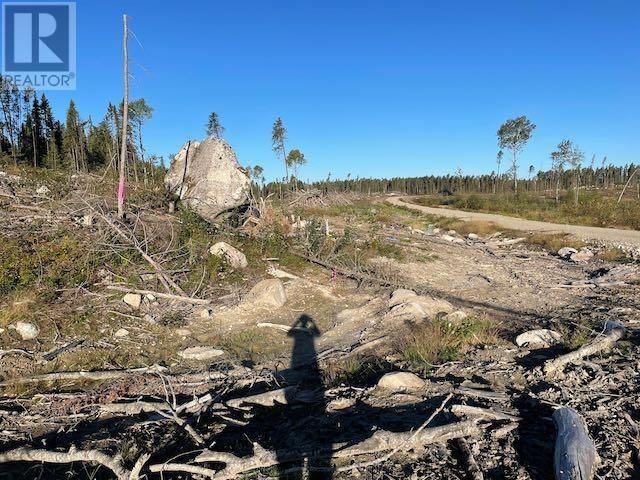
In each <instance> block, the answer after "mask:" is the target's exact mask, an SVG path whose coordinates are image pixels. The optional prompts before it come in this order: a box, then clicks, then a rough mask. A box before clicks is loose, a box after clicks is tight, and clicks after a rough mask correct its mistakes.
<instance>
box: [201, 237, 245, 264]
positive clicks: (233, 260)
mask: <svg viewBox="0 0 640 480" xmlns="http://www.w3.org/2000/svg"><path fill="white" fill-rule="evenodd" d="M209 253H211V255H215V256H216V257H221V258H224V259H225V261H226V262H227V263H229V265H231V267H233V268H246V267H247V265H248V263H247V257H246V256H245V254H244V253H242V252H241V251H240V250H238V249H237V248H235V247H232V246H231V245H229V244H228V243H226V242H218V243H216V244H215V245H213V246H212V247H211V248H210V249H209Z"/></svg>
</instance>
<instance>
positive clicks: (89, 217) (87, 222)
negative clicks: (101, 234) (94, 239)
mask: <svg viewBox="0 0 640 480" xmlns="http://www.w3.org/2000/svg"><path fill="white" fill-rule="evenodd" d="M91 225H93V214H91V213H87V214H86V215H83V216H82V226H83V227H90V226H91Z"/></svg>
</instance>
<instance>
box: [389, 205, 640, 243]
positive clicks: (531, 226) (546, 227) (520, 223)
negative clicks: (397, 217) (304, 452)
mask: <svg viewBox="0 0 640 480" xmlns="http://www.w3.org/2000/svg"><path fill="white" fill-rule="evenodd" d="M411 198H412V197H393V198H389V199H387V202H389V203H391V204H392V205H397V206H402V207H407V208H410V209H412V210H417V211H420V212H424V213H427V214H430V215H438V216H442V217H454V218H460V219H462V220H482V221H486V222H493V223H495V224H497V225H500V226H502V227H504V228H508V229H513V230H523V231H532V232H548V233H556V232H561V233H569V234H571V235H575V236H576V237H578V238H581V239H584V240H600V241H605V242H611V243H615V244H624V245H628V246H635V247H640V231H637V230H621V229H618V228H601V227H585V226H581V225H564V224H559V223H548V222H539V221H536V220H525V219H522V218H516V217H507V216H505V215H497V214H493V213H481V212H465V211H462V210H452V209H449V208H435V207H424V206H422V205H416V204H414V203H410V201H409V200H410V199H411Z"/></svg>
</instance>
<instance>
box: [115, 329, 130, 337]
mask: <svg viewBox="0 0 640 480" xmlns="http://www.w3.org/2000/svg"><path fill="white" fill-rule="evenodd" d="M113 336H114V337H116V338H124V337H128V336H129V330H127V329H126V328H120V329H118V330H117V331H116V333H114V334H113Z"/></svg>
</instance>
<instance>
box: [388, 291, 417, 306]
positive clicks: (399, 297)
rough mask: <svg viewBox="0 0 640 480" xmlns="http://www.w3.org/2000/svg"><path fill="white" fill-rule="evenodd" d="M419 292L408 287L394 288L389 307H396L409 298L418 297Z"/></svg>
mask: <svg viewBox="0 0 640 480" xmlns="http://www.w3.org/2000/svg"><path fill="white" fill-rule="evenodd" d="M417 296H418V294H417V293H416V292H414V291H413V290H407V289H406V288H399V289H397V290H394V292H393V293H392V294H391V298H390V299H389V308H392V307H395V306H396V305H400V304H401V303H406V302H408V301H409V300H412V299H414V298H416V297H417Z"/></svg>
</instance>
